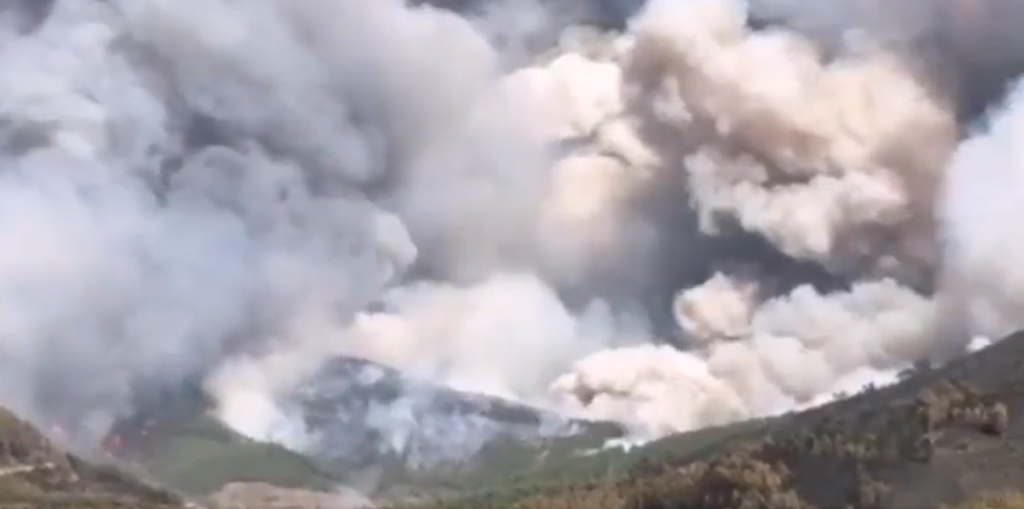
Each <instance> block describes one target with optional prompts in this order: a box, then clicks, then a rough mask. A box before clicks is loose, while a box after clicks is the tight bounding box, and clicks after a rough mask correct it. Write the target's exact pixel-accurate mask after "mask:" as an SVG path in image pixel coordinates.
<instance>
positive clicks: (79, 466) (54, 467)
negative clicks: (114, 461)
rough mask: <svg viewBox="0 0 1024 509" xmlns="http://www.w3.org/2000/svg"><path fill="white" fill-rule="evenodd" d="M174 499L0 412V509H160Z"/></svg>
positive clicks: (175, 503)
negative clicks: (79, 455) (62, 447)
mask: <svg viewBox="0 0 1024 509" xmlns="http://www.w3.org/2000/svg"><path fill="white" fill-rule="evenodd" d="M180 504H181V502H180V500H179V498H178V497H177V496H175V495H173V494H171V493H169V492H166V491H163V490H160V489H157V488H154V487H151V486H148V485H146V484H144V483H142V482H140V481H138V480H135V479H134V478H133V477H131V476H129V475H127V474H125V473H124V472H122V471H121V470H119V469H117V468H115V467H113V466H109V465H104V466H96V465H91V464H89V463H86V462H85V461H82V460H81V459H79V458H77V457H75V456H73V455H69V454H66V453H63V452H61V451H59V450H57V449H56V448H55V447H53V445H52V444H51V443H50V442H49V440H47V439H46V437H44V436H43V435H42V434H41V433H39V432H38V431H37V430H36V429H35V428H33V427H32V426H31V425H29V424H28V423H26V422H25V421H22V420H21V419H19V418H17V417H16V416H15V415H13V414H12V413H11V412H9V411H8V410H6V409H3V408H0V507H3V508H5V509H6V508H12V509H13V508H24V509H35V508H47V509H59V508H68V509H70V508H76V509H89V508H96V509H101V508H102V509H111V508H125V509H127V508H133V509H165V508H172V507H180Z"/></svg>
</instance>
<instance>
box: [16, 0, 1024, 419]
mask: <svg viewBox="0 0 1024 509" xmlns="http://www.w3.org/2000/svg"><path fill="white" fill-rule="evenodd" d="M882 3H883V2H878V1H871V0H828V1H823V0H816V1H813V2H812V1H810V0H788V1H783V0H750V3H746V2H742V1H741V0H650V1H649V2H648V3H647V4H646V5H645V6H641V5H640V2H630V1H625V0H619V1H613V0H607V1H604V2H599V1H597V0H593V1H591V2H587V1H584V0H575V1H573V0H564V1H561V2H559V1H557V0H547V1H540V0H538V1H534V2H514V1H511V0H510V1H501V0H496V1H494V2H490V3H480V4H473V3H469V2H452V5H451V6H449V7H452V8H456V9H458V12H456V11H452V10H446V9H444V8H435V7H430V6H409V5H406V4H403V3H402V2H400V1H399V0H376V1H374V2H365V1H361V0H270V1H262V2H257V1H248V0H202V1H199V0H108V1H101V0H56V1H55V2H53V3H52V6H51V5H50V3H48V2H31V1H22V2H7V3H4V4H3V5H2V6H0V403H3V404H5V405H9V406H11V407H13V408H14V409H15V410H17V411H20V412H23V413H25V414H26V415H28V416H29V417H30V418H32V419H35V420H37V421H39V422H41V423H51V422H74V423H82V425H83V428H82V429H81V430H79V433H81V434H82V436H83V437H87V436H97V435H99V434H102V433H103V431H104V430H105V429H106V428H107V427H108V426H109V425H110V423H111V421H112V420H113V419H115V418H116V417H118V416H119V415H123V414H124V413H126V412H129V411H130V410H131V408H132V405H133V404H134V403H135V402H137V401H139V400H140V399H145V398H148V397H154V396H153V395H154V394H157V393H159V392H160V391H162V390H172V389H174V388H175V387H177V386H180V385H182V384H184V383H188V382H191V381H194V380H202V381H204V382H205V387H206V389H207V390H208V391H209V392H210V395H211V396H212V397H213V398H214V399H215V401H217V402H218V404H219V405H220V409H221V411H222V412H221V415H222V417H223V418H224V419H225V420H226V421H227V422H228V423H229V424H232V425H234V426H236V427H237V428H239V429H240V430H242V431H244V432H246V433H247V434H250V435H253V436H257V437H268V436H271V435H273V433H274V429H273V428H274V427H275V426H277V424H278V423H277V420H278V419H280V418H282V416H281V415H276V413H277V412H276V410H275V409H276V408H277V407H279V406H281V405H282V404H283V403H284V401H283V399H287V398H288V394H289V391H290V390H291V389H292V388H294V387H296V386H297V384H300V383H301V382H302V381H303V380H305V379H307V377H309V376H310V375H311V374H313V373H315V372H316V370H317V369H318V368H319V367H320V366H321V365H322V364H323V363H324V362H325V361H327V360H328V359H330V358H333V357H335V356H338V355H348V356H356V357H361V358H365V359H368V360H370V361H374V362H378V363H381V364H385V365H388V366H391V367H394V368H396V369H399V370H402V371H404V372H406V373H408V374H410V375H413V376H416V377H420V378H423V379H426V380H429V381H432V382H436V383H441V384H444V385H447V386H450V387H452V388H455V389H459V390H465V391H473V392H482V393H487V394H491V395H496V396H501V397H505V398H509V399H513V400H517V401H521V402H525V403H529V404H533V405H537V406H540V407H545V408H548V409H552V410H556V411H559V412H562V413H564V414H565V415H572V416H584V417H590V418H600V419H612V420H616V421H619V422H622V423H624V424H626V425H628V426H631V427H632V428H633V429H635V430H636V431H637V433H639V434H641V435H642V436H648V437H649V436H657V435H660V434H664V433H669V432H673V431H680V430H687V429H693V428H698V427H702V426H708V425H712V424H717V423H721V422H726V421H730V420H736V419H742V418H747V417H752V416H758V415H766V414H771V413H775V412H779V411H785V410H789V409H793V408H798V407H802V406H806V405H809V404H813V403H815V402H820V401H823V400H825V399H827V398H828V397H829V396H830V395H831V394H833V393H835V392H837V391H851V390H856V389H857V388H859V387H860V386H861V385H863V384H864V383H866V382H870V381H874V382H879V381H885V380H888V379H891V377H892V375H893V373H894V372H895V371H897V370H899V369H901V368H902V367H904V366H906V365H907V364H908V363H911V362H914V361H917V360H921V359H933V360H939V361H941V360H945V359H947V358H949V357H950V356H952V355H957V354H959V353H961V352H962V351H963V350H964V349H965V348H966V346H967V343H968V340H969V339H970V338H971V337H972V335H975V334H987V335H998V334H1001V333H1003V332H1006V331H1007V330H1009V329H1012V328H1014V327H1017V326H1021V325H1024V324H1020V323H1018V322H1019V321H1020V318H1018V317H1019V316H1022V315H1021V314H1020V313H1019V312H1018V311H1020V310H1021V307H1022V306H1024V293H1022V291H1021V289H1024V281H1022V280H1021V276H1020V275H1019V274H1018V273H1017V272H1016V271H1015V269H1013V268H1012V267H1010V266H1008V264H1007V263H1006V262H1005V261H1006V260H1013V259H1014V255H1015V254H1016V253H1017V252H1018V251H1020V250H1021V249H1024V244H1022V243H1021V241H1020V240H1019V239H1017V238H1016V237H1017V236H1019V235H1017V232H1015V231H1014V230H1013V229H1012V228H1014V226H1015V224H1016V222H1015V221H1014V220H1013V219H1012V218H1015V217H1016V216H1015V213H1016V212H1017V210H1018V208H1019V207H1020V205H1019V203H1024V201H1021V200H1018V199H1017V198H1018V192H1020V193H1024V180H1022V179H1021V178H1019V177H1021V175H1024V163H1022V159H1021V157H1020V154H1017V152H1016V150H1017V144H1018V142H1019V140H1020V139H1021V138H1020V137H1021V133H1019V132H1017V131H1018V130H1019V129H1020V127H1019V126H1018V124H1020V123H1021V119H1022V118H1024V117H1022V116H1021V111H1020V109H1021V108H1020V107H1019V105H1018V103H1020V101H1021V100H1022V98H1024V86H1021V87H1017V86H1015V85H1014V84H1013V83H1012V79H1013V78H1014V77H1015V76H1016V74H1017V72H1018V71H1019V70H1021V69H1024V65H1022V64H1024V40H1022V39H1024V38H1022V37H1021V36H1020V34H1019V33H1016V32H1014V30H1015V27H1016V26H1017V24H1018V22H1021V21H1024V9H1022V8H1019V7H1016V6H1015V4H1014V3H1012V2H1008V1H1002V0H989V1H981V2H969V1H958V0H919V1H915V2H906V3H903V4H900V5H901V7H900V8H899V9H890V8H889V7H885V6H882V5H881V4H882ZM456 4H457V5H456ZM47 7H52V8H50V9H48V8H47ZM1011 21H1012V22H1011ZM581 23H591V24H594V23H596V24H598V28H590V29H583V28H580V27H578V26H576V25H579V24H581ZM616 30H621V31H616ZM1004 87H1005V88H1006V89H1007V90H1009V91H1010V93H1009V95H1007V96H1006V97H1005V98H1004V97H1002V95H1001V93H1002V91H1003V88H1004ZM1022 104H1024V103H1022ZM986 108H988V109H987V110H986ZM988 111H991V113H988ZM979 120H980V121H979ZM1021 254H1024V253H1021ZM937 309H938V310H939V311H940V312H939V314H938V315H936V314H935V313H936V310H937ZM936 316H938V317H941V318H942V320H937V319H936V318H935V317H936Z"/></svg>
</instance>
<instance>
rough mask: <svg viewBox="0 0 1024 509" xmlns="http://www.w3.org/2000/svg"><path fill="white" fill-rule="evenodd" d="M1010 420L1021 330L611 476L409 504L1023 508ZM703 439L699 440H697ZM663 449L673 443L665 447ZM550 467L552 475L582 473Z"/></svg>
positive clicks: (1020, 370) (608, 508)
mask: <svg viewBox="0 0 1024 509" xmlns="http://www.w3.org/2000/svg"><path fill="white" fill-rule="evenodd" d="M1022 411H1024V334H1017V335H1014V336H1011V337H1010V338H1008V339H1006V340H1004V341H1003V342H1001V343H998V344H996V345H994V346H993V347H990V348H989V349H987V350H985V351H982V352H980V353H978V354H976V355H974V356H972V357H970V358H966V359H962V360H959V361H956V362H953V363H951V364H950V365H949V366H946V367H943V368H941V369H918V370H916V371H915V373H914V374H913V375H911V376H908V377H906V378H905V379H904V380H903V381H902V382H901V383H900V384H897V385H895V386H893V387H888V388H885V389H871V390H868V391H866V392H865V393H862V394H860V395H858V396H855V397H853V398H850V399H848V400H845V401H840V402H837V403H834V404H831V405H827V406H825V407H821V408H817V409H813V410H810V411H807V412H804V413H801V414H794V415H789V416H785V417H781V418H778V419H774V420H770V421H765V422H762V423H758V424H744V425H741V426H739V428H741V429H736V427H734V428H731V429H730V428H725V430H729V431H725V430H723V429H719V430H713V431H709V430H705V431H703V432H700V433H698V434H684V435H680V436H678V437H672V438H669V439H666V440H664V441H661V442H659V443H656V444H651V445H650V446H648V448H645V449H648V450H649V451H650V453H649V454H651V455H650V456H648V457H649V458H652V459H650V460H646V461H636V462H630V463H628V467H625V468H621V467H620V470H618V471H617V472H621V475H607V476H606V477H605V478H603V479H598V478H596V477H594V476H590V477H589V478H588V479H587V480H583V481H575V482H571V483H569V482H561V481H560V480H559V479H558V478H557V477H555V476H552V481H551V482H548V483H545V482H542V481H538V478H537V477H531V476H529V475H527V476H526V477H524V478H523V479H522V480H520V481H518V482H513V483H512V484H511V485H506V486H504V487H502V488H499V489H492V490H487V491H485V492H480V493H471V494H468V495H465V496H458V497H447V498H437V499H435V500H431V501H429V502H426V503H422V502H421V503H419V504H417V505H416V507H420V508H429V509H441V508H444V509H463V508H465V509H469V508H474V509H487V508H506V509H566V508H580V509H583V508H588V509H590V508H593V509H668V508H673V509H676V508H680V509H688V508H699V509H832V508H844V509H845V508H849V509H890V508H891V509H924V508H939V507H948V508H955V509H982V508H986V509H1008V508H1016V507H1024V506H1022V505H1021V504H1020V503H1021V501H1024V496H1022V494H1021V492H1019V491H1012V490H1020V489H1021V487H1022V486H1024V419H1019V418H1018V419H1015V418H1014V417H1015V416H1016V415H1019V414H1020V413H1021V412H1022ZM744 426H749V428H748V429H746V430H743V429H742V427H744ZM705 433H707V434H710V436H709V435H704V440H702V439H701V438H700V437H701V434H705ZM715 434H718V435H717V437H716V436H715ZM673 443H674V444H676V445H677V446H680V447H681V448H680V449H677V450H674V451H673V450H672V448H671V447H670V446H669V444H673ZM702 443H703V444H704V445H703V446H702V445H701V444H702ZM562 461H565V460H564V459H563V460H562ZM594 461H595V464H594V465H593V467H598V466H599V465H604V466H605V468H606V470H604V471H603V472H605V473H606V474H607V473H608V472H609V470H608V469H609V468H610V467H609V465H614V464H616V459H615V458H613V457H611V456H605V457H601V458H600V459H597V458H595V459H594ZM557 464H558V465H560V467H554V468H555V469H562V470H563V471H573V472H579V471H588V469H589V468H590V467H580V464H573V463H572V462H571V461H570V463H557ZM619 465H622V463H619ZM598 471H600V470H598ZM539 472H545V471H544V470H543V469H538V470H537V471H536V472H535V473H539ZM547 475H549V474H547V473H545V474H542V475H541V476H540V477H544V476H547ZM570 477H572V476H570ZM598 477H599V476H598ZM531 481H532V482H531ZM1000 490H1011V491H1009V492H1003V491H1000ZM993 492H994V493H997V494H996V495H991V494H989V495H983V494H986V493H993ZM979 497H980V498H979ZM406 507H408V506H406Z"/></svg>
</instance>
